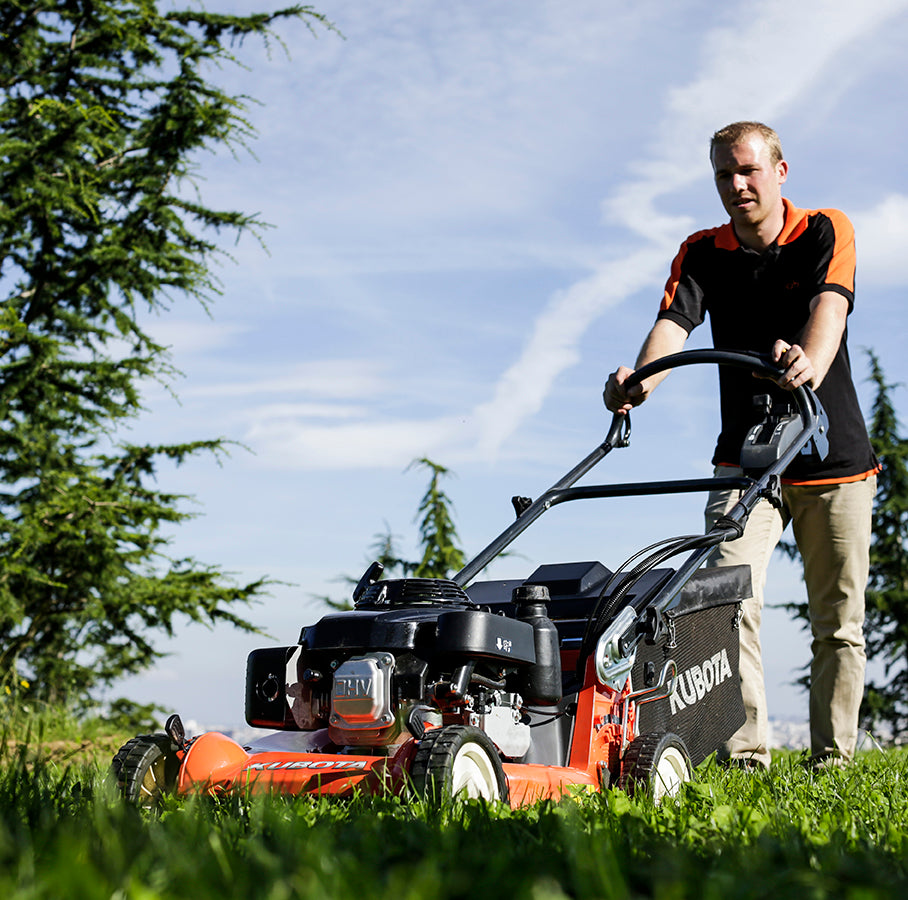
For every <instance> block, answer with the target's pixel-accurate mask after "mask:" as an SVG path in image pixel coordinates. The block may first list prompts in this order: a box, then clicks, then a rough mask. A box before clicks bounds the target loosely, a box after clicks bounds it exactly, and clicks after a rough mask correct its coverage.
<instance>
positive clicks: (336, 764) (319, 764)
mask: <svg viewBox="0 0 908 900" xmlns="http://www.w3.org/2000/svg"><path fill="white" fill-rule="evenodd" d="M365 768H366V761H365V760H362V759H351V760H343V759H326V760H318V759H295V760H289V761H285V762H281V761H277V762H271V763H250V764H249V765H248V766H246V768H245V769H244V770H243V771H245V772H263V771H274V770H275V769H335V770H337V769H365Z"/></svg>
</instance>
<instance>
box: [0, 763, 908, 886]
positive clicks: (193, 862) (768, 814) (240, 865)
mask: <svg viewBox="0 0 908 900" xmlns="http://www.w3.org/2000/svg"><path fill="white" fill-rule="evenodd" d="M906 835H908V756H906V755H905V754H904V753H901V752H896V751H891V752H888V753H880V752H874V753H870V754H867V755H865V756H862V757H861V758H860V760H859V761H858V762H857V763H855V764H854V765H853V766H851V767H849V768H847V769H844V770H840V771H836V770H833V771H829V772H825V773H823V774H813V773H811V772H808V771H806V770H805V769H804V768H803V766H802V765H801V764H800V758H799V757H797V756H786V757H782V758H780V759H779V760H777V761H776V764H775V766H774V769H773V770H772V771H771V772H770V773H768V774H757V775H753V774H749V773H745V772H738V771H732V772H728V771H725V770H723V769H720V768H718V767H716V766H711V765H709V764H707V765H706V767H705V768H701V770H700V771H699V772H698V780H697V781H696V782H695V783H693V784H691V785H689V786H687V787H686V788H685V789H684V791H683V794H682V795H681V796H680V797H679V798H677V799H676V800H673V801H666V802H664V803H662V804H661V805H660V806H658V807H657V806H654V805H653V804H652V803H651V802H649V801H648V800H647V799H646V798H645V797H640V798H634V799H631V798H628V797H627V796H625V795H624V794H621V793H619V792H617V791H611V792H609V793H606V794H604V795H587V796H582V797H577V798H573V799H570V800H565V801H562V802H561V803H557V804H555V803H540V804H538V805H536V806H534V807H532V808H529V809H525V810H521V811H517V812H512V811H511V810H509V809H507V808H500V807H495V808H489V807H485V806H482V805H479V804H475V803H473V804H461V805H454V806H451V807H448V808H445V809H443V810H441V811H440V812H439V811H432V810H430V809H427V808H426V807H424V806H421V805H409V806H408V805H404V804H402V803H400V802H398V801H397V800H395V799H394V798H378V799H359V800H355V801H348V802H337V801H334V802H330V803H329V802H327V801H319V800H312V799H297V800H282V799H270V798H264V797H260V798H253V799H245V798H233V799H230V800H224V801H220V802H213V801H204V800H191V801H187V802H180V801H175V800H171V801H169V802H168V804H167V806H166V808H165V809H164V810H163V812H162V814H161V815H160V816H157V817H154V816H148V815H145V814H142V813H140V812H138V811H137V810H135V809H132V808H129V807H125V806H124V805H123V804H122V803H120V802H119V801H118V800H117V799H116V798H114V797H112V796H111V795H110V793H109V792H108V791H107V790H106V788H105V780H104V771H103V769H102V768H101V767H99V766H97V765H93V766H80V767H70V768H66V767H65V764H63V763H58V762H48V763H45V762H42V761H41V760H40V759H39V760H37V761H36V760H35V759H34V758H33V757H32V758H28V759H26V758H25V757H23V756H21V755H16V754H12V753H10V752H9V751H7V752H6V753H5V757H4V758H3V759H2V766H0V897H2V898H10V900H13V898H17V900H18V898H54V900H61V898H63V900H69V898H83V897H84V898H96V897H97V898H118V900H119V898H136V900H151V898H158V897H168V898H169V897H180V898H182V897H186V898H193V900H199V898H207V897H218V898H227V897H243V898H256V900H258V898H263V900H283V898H292V897H306V898H309V897H312V898H326V900H367V898H373V897H381V898H384V897H387V898H392V897H393V898H395V900H406V898H475V897H480V896H483V897H484V896H489V897H495V898H499V897H502V898H503V897H527V898H538V900H546V898H561V897H578V898H588V897H589V898H592V897H596V898H599V897H602V898H624V897H660V898H687V897H690V898H713V897H715V898H723V900H728V898H749V897H754V898H756V897H760V898H765V897H772V898H775V897H794V898H798V900H809V898H819V897H849V898H875V897H902V896H905V895H906V893H908V874H906V867H908V841H906Z"/></svg>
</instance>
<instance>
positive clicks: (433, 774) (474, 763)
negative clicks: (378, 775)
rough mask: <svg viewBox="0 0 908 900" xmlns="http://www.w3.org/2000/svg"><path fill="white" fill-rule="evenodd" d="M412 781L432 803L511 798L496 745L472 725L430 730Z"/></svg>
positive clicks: (419, 751) (418, 792)
mask: <svg viewBox="0 0 908 900" xmlns="http://www.w3.org/2000/svg"><path fill="white" fill-rule="evenodd" d="M410 779H411V782H412V784H413V789H414V791H415V792H416V795H417V796H418V797H422V798H424V799H426V800H428V801H429V802H430V803H441V802H442V801H443V800H445V799H449V798H457V797H460V798H464V799H475V798H478V797H482V798H483V799H484V800H501V801H503V802H504V801H507V799H508V782H507V778H505V774H504V769H503V768H502V766H501V760H500V759H499V756H498V751H497V750H496V749H495V745H494V744H493V743H492V741H491V740H489V738H488V736H487V735H486V734H485V732H483V731H480V730H479V729H478V728H473V727H471V726H469V725H448V726H446V727H444V728H432V729H429V730H428V731H427V732H426V733H425V735H424V736H423V738H422V740H421V741H420V742H419V747H418V748H417V750H416V755H415V756H414V758H413V765H412V766H411V767H410Z"/></svg>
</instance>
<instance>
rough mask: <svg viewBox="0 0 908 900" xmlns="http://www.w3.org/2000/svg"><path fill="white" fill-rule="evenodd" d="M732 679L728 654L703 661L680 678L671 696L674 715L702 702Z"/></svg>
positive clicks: (717, 654)
mask: <svg viewBox="0 0 908 900" xmlns="http://www.w3.org/2000/svg"><path fill="white" fill-rule="evenodd" d="M726 678H731V664H730V663H729V661H728V653H727V652H726V651H725V650H724V649H723V650H722V651H721V652H720V653H716V654H714V655H713V656H710V657H708V658H707V659H705V660H703V662H702V663H701V664H700V665H698V666H697V665H694V666H691V667H690V668H689V669H685V671H683V672H682V673H681V674H680V675H679V676H678V681H677V683H676V685H675V689H674V691H672V694H671V698H670V699H671V708H672V715H674V714H675V713H676V712H678V711H679V710H682V709H685V708H686V707H688V706H693V705H694V704H695V703H697V702H698V701H699V700H702V699H703V698H704V697H705V696H706V695H707V694H708V693H709V692H710V691H711V690H712V689H713V688H714V687H716V685H719V684H721V683H722V682H723V681H725V679H726Z"/></svg>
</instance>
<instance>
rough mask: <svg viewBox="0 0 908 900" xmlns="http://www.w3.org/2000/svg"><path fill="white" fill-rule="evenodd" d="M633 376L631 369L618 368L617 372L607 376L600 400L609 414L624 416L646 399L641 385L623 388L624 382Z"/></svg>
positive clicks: (625, 367)
mask: <svg viewBox="0 0 908 900" xmlns="http://www.w3.org/2000/svg"><path fill="white" fill-rule="evenodd" d="M633 374H634V370H633V369H629V368H627V366H619V367H618V369H617V371H615V372H612V374H611V375H609V377H608V381H606V383H605V390H604V391H603V392H602V400H603V402H604V403H605V405H606V407H607V408H608V409H609V410H610V411H611V412H613V413H620V414H621V415H626V414H627V413H629V412H630V411H631V410H632V409H633V408H634V407H635V406H639V405H640V404H641V403H642V402H643V401H644V400H645V399H646V391H645V389H644V387H643V383H641V384H635V385H632V386H631V387H629V388H626V387H625V386H624V383H625V381H627V379H628V378H629V377H630V376H631V375H633Z"/></svg>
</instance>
